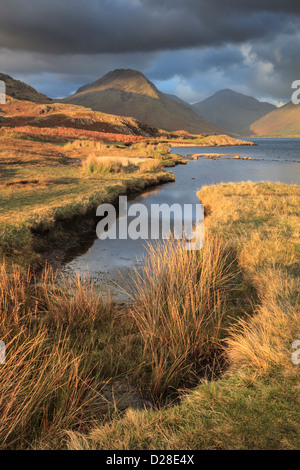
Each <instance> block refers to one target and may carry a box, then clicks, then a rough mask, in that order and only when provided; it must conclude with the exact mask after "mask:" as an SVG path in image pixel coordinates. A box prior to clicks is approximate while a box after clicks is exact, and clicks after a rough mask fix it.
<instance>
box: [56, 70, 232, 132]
mask: <svg viewBox="0 0 300 470" xmlns="http://www.w3.org/2000/svg"><path fill="white" fill-rule="evenodd" d="M60 102H63V103H72V104H77V105H81V106H86V107H89V108H92V109H93V110H95V111H101V112H105V113H109V114H116V115H120V116H127V117H129V116H131V117H134V118H135V119H138V120H139V121H141V122H146V123H147V124H149V125H153V126H155V127H159V128H163V129H167V130H169V131H177V130H186V131H188V132H191V133H194V134H200V133H203V132H204V133H224V131H223V129H220V128H218V127H217V126H215V125H213V124H211V123H209V122H207V121H206V120H205V119H204V118H202V117H201V116H199V115H198V114H197V113H196V112H195V111H194V110H193V109H191V108H190V107H189V106H188V105H185V104H182V103H179V102H176V101H175V100H173V99H171V98H170V97H169V96H168V95H166V94H165V93H163V92H161V91H160V90H158V89H157V87H156V86H155V85H154V84H153V83H152V82H151V81H150V80H148V79H147V78H146V77H145V76H144V75H143V74H142V73H141V72H139V71H137V70H133V69H116V70H113V71H111V72H108V73H107V74H106V75H104V76H103V77H101V78H100V79H98V80H96V81H94V82H92V83H90V84H87V85H84V86H82V87H80V88H79V89H78V90H77V92H76V93H74V94H73V95H71V96H70V97H66V98H63V99H62V100H60Z"/></svg>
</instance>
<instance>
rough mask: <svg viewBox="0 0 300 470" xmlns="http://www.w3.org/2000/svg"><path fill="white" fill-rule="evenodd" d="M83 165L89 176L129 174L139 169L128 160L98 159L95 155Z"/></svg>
mask: <svg viewBox="0 0 300 470" xmlns="http://www.w3.org/2000/svg"><path fill="white" fill-rule="evenodd" d="M82 165H83V170H84V172H85V173H86V174H88V175H107V174H109V173H129V172H133V171H135V170H136V169H137V166H136V165H133V164H132V163H130V162H129V161H128V160H127V161H122V160H121V159H116V158H105V157H96V156H95V155H90V156H89V157H88V158H87V160H86V161H84V162H83V164H82Z"/></svg>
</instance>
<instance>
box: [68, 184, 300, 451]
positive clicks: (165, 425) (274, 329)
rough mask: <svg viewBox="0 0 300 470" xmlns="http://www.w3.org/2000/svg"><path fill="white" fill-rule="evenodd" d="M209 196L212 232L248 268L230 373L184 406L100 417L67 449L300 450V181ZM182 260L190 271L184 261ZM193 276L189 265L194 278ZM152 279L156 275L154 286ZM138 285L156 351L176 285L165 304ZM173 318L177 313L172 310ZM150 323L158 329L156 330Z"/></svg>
mask: <svg viewBox="0 0 300 470" xmlns="http://www.w3.org/2000/svg"><path fill="white" fill-rule="evenodd" d="M199 197H200V200H201V202H202V203H204V205H205V207H206V209H207V213H209V214H210V215H209V217H207V219H206V232H207V235H208V236H209V238H211V237H212V238H214V237H220V236H221V237H222V240H223V241H224V242H225V243H226V246H227V248H228V249H229V251H231V252H234V253H235V257H236V263H237V265H238V268H239V270H240V271H241V272H242V273H243V277H242V278H241V279H240V282H241V284H242V287H243V288H242V290H241V291H240V298H239V302H238V303H236V302H235V303H234V304H233V305H232V307H233V310H231V311H230V312H229V314H230V316H233V315H234V317H235V319H236V321H234V322H233V323H231V324H229V325H228V327H227V328H225V331H224V333H225V336H224V337H223V338H224V341H223V344H224V345H225V348H226V354H227V356H228V358H229V366H228V369H227V370H226V373H225V374H224V375H223V376H221V377H219V379H218V380H216V381H212V382H209V381H203V382H202V384H201V385H200V386H199V387H197V388H195V389H194V390H193V391H190V392H188V393H186V394H185V397H184V398H183V399H182V401H181V402H180V403H179V404H178V405H176V406H173V407H170V408H165V409H161V410H155V411H147V412H141V411H134V410H128V412H127V413H126V415H125V416H123V417H122V418H121V419H115V420H113V421H111V422H110V423H107V424H105V425H100V424H99V425H97V426H95V427H94V429H93V430H92V431H91V432H90V433H85V434H83V433H76V432H70V433H68V435H67V436H66V442H67V448H69V449H127V450H128V449H145V448H147V449H166V450H170V449H172V450H176V449H187V448H188V449H206V450H207V449H210V450H213V449H226V450H228V449H231V450H232V449H239V450H242V449H248V450H254V449H266V450H270V449H274V450H279V449H284V450H291V449H299V448H300V433H299V366H297V365H295V364H293V362H292V360H291V355H292V352H293V350H292V343H293V341H295V340H296V339H299V335H300V320H299V318H300V315H299V313H300V311H299V300H300V285H299V220H300V219H299V208H300V204H299V199H300V190H299V187H298V186H296V185H284V184H279V183H278V184H272V183H239V184H222V185H218V186H211V187H204V188H202V190H201V191H200V193H199ZM177 264H178V265H179V271H180V266H181V264H180V262H178V261H177ZM162 272H163V269H162ZM185 275H186V272H185V271H184V272H183V273H182V276H183V278H184V279H185ZM187 276H189V274H187ZM172 278H173V276H171V279H172ZM151 282H152V278H151V276H150V278H149V280H148V283H149V284H150V286H151V285H152V284H151ZM138 285H139V286H142V287H144V288H145V290H146V293H144V292H140V294H139V296H137V297H138V298H140V299H141V300H143V301H142V302H141V313H140V309H137V310H136V311H135V312H134V314H135V315H136V317H137V319H138V321H139V322H140V325H141V328H143V329H144V330H143V333H144V336H143V344H144V350H145V351H146V356H147V357H149V351H151V348H152V344H153V343H156V344H159V345H160V346H161V345H162V346H163V348H164V346H165V343H163V342H161V341H160V338H161V337H162V336H165V334H164V335H163V334H162V333H161V331H165V330H166V331H167V332H168V331H169V330H168V328H166V327H165V324H164V322H165V314H163V315H162V318H160V317H159V315H157V316H156V317H153V316H152V314H151V313H152V307H153V310H154V308H155V307H156V311H157V313H161V311H162V310H161V308H160V303H159V302H160V301H161V300H163V302H164V299H167V300H166V301H165V304H166V305H168V298H167V296H168V294H169V293H170V289H169V285H168V282H167V281H166V282H165V284H164V285H165V294H164V292H163V295H162V296H160V295H159V296H158V299H159V301H158V302H157V304H156V302H155V297H154V293H156V291H155V290H154V289H152V293H153V296H152V297H151V298H150V299H148V297H147V289H146V286H145V282H144V281H143V280H141V281H138ZM171 286H172V284H171ZM248 286H249V292H247V290H248ZM250 287H251V289H252V288H255V292H256V296H255V297H254V298H253V304H252V309H251V310H250V311H249V312H248V313H247V315H245V312H244V311H243V310H244V309H243V305H244V301H243V297H244V296H245V294H249V295H251V289H250ZM245 289H246V291H245ZM150 290H151V289H150ZM229 300H230V299H229ZM144 305H146V307H144ZM149 305H151V306H152V307H151V308H149ZM229 305H230V303H229ZM143 309H145V312H144V310H143ZM167 318H173V317H172V316H171V314H170V312H167ZM175 318H176V317H175ZM224 320H226V317H225V318H224ZM225 324H226V321H225ZM144 326H146V327H147V328H148V331H150V332H152V331H153V332H154V334H153V335H152V334H150V335H149V336H148V335H147V333H146V328H144ZM177 330H178V328H177V327H176V331H177ZM152 337H153V342H152V343H151V341H150V339H151V338H152ZM163 354H164V349H163V353H162V355H163ZM167 359H168V358H167Z"/></svg>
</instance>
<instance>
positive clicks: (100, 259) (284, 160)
mask: <svg viewBox="0 0 300 470" xmlns="http://www.w3.org/2000/svg"><path fill="white" fill-rule="evenodd" d="M249 140H251V141H252V142H254V143H255V144H257V145H255V146H243V147H181V148H174V149H172V153H177V154H179V155H184V154H198V153H199V154H200V153H210V154H213V153H216V154H221V155H222V157H221V158H220V159H217V160H210V159H205V158H203V157H202V158H199V159H198V160H191V161H188V162H187V165H178V166H176V167H175V168H172V169H171V170H170V171H172V172H173V173H174V175H175V177H176V181H175V182H174V183H167V184H164V185H162V186H159V187H155V189H150V190H148V191H146V192H144V193H143V194H142V195H138V196H136V197H134V198H131V200H130V202H129V204H128V205H129V206H130V204H134V203H143V204H145V205H146V207H147V208H148V209H149V210H150V207H151V205H152V204H162V203H166V204H169V205H171V204H174V203H180V204H181V205H183V204H189V203H198V202H199V201H198V198H197V191H198V190H199V189H200V188H201V187H202V186H204V185H211V184H218V183H221V182H225V183H226V182H240V181H254V182H258V181H270V182H282V183H288V184H291V183H296V184H299V183H300V163H298V162H297V161H298V160H300V139H249ZM235 155H240V156H241V157H243V156H245V157H251V158H252V159H254V158H255V159H257V160H234V159H232V157H234V156H235ZM228 158H231V159H228ZM293 160H296V162H294V161H293ZM145 245H146V242H145V241H144V240H99V239H98V238H96V234H95V240H92V241H91V243H90V246H89V247H88V248H86V251H85V252H83V253H82V252H81V253H80V254H78V255H77V256H75V257H74V258H73V259H72V260H71V261H70V262H68V263H67V264H66V265H65V267H64V269H63V271H64V272H65V273H67V274H74V273H80V275H82V276H84V275H89V276H90V277H91V278H92V280H93V281H94V282H95V283H96V284H98V285H103V284H105V283H109V284H111V280H116V281H117V282H120V276H119V272H121V273H122V275H123V276H125V277H126V274H127V273H128V269H129V268H130V267H131V266H134V265H136V264H137V259H141V258H142V256H143V255H144V254H145V253H146V246H145Z"/></svg>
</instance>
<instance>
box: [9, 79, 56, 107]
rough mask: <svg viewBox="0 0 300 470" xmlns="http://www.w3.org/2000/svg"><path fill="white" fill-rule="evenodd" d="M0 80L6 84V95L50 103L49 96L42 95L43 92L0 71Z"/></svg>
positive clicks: (18, 98)
mask: <svg viewBox="0 0 300 470" xmlns="http://www.w3.org/2000/svg"><path fill="white" fill-rule="evenodd" d="M0 80H2V81H3V82H4V83H5V85H6V95H7V96H10V97H12V98H15V99H17V100H25V101H32V102H34V103H40V104H43V103H52V100H51V98H48V96H46V95H43V93H38V92H37V91H36V90H35V89H34V88H32V87H31V86H29V85H27V84H26V83H24V82H21V81H20V80H15V79H14V78H12V77H10V75H6V74H4V73H0Z"/></svg>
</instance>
